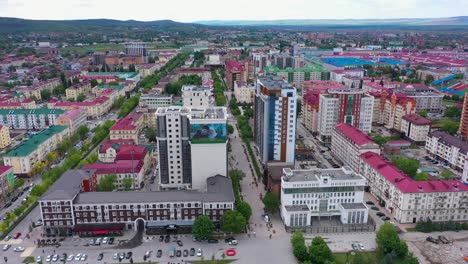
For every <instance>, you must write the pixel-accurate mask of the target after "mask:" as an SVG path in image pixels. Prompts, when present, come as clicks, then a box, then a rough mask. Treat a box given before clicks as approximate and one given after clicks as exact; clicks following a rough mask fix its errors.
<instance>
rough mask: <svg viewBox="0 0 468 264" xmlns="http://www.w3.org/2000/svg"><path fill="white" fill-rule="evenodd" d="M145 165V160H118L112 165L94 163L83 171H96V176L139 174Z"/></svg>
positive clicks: (86, 166)
mask: <svg viewBox="0 0 468 264" xmlns="http://www.w3.org/2000/svg"><path fill="white" fill-rule="evenodd" d="M143 165H144V162H143V160H133V161H132V160H117V161H115V162H112V163H94V164H89V165H85V166H84V167H83V169H84V170H87V169H95V170H96V174H122V173H139V172H140V170H141V169H142V168H143Z"/></svg>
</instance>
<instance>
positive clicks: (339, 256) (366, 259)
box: [333, 251, 378, 264]
mask: <svg viewBox="0 0 468 264" xmlns="http://www.w3.org/2000/svg"><path fill="white" fill-rule="evenodd" d="M357 254H360V255H361V256H362V261H363V262H362V264H373V263H377V262H378V261H377V253H376V252H373V251H370V252H358V253H357ZM333 257H334V259H335V263H336V264H345V263H346V253H334V254H333ZM355 257H356V255H354V256H353V255H351V254H349V257H348V261H349V262H351V263H352V260H353V259H354V258H355Z"/></svg>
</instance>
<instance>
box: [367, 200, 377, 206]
mask: <svg viewBox="0 0 468 264" xmlns="http://www.w3.org/2000/svg"><path fill="white" fill-rule="evenodd" d="M366 204H368V205H375V204H374V202H372V201H367V202H366Z"/></svg>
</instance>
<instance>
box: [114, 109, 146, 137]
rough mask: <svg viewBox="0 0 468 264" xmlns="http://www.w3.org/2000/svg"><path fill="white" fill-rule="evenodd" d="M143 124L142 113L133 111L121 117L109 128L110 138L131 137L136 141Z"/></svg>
mask: <svg viewBox="0 0 468 264" xmlns="http://www.w3.org/2000/svg"><path fill="white" fill-rule="evenodd" d="M142 126H143V114H142V113H136V112H133V113H132V114H130V115H128V116H126V117H124V118H121V119H120V120H119V121H117V122H116V123H115V124H114V125H112V127H111V128H110V129H109V134H110V139H112V140H114V139H132V140H133V141H134V142H135V143H138V135H139V133H140V131H141V128H142Z"/></svg>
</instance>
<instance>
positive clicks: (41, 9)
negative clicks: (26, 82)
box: [0, 0, 468, 22]
mask: <svg viewBox="0 0 468 264" xmlns="http://www.w3.org/2000/svg"><path fill="white" fill-rule="evenodd" d="M466 10H468V1H466V0H326V1H324V0H197V1H195V0H171V1H167V0H136V1H128V0H125V1H123V0H94V1H93V0H0V16H7V17H20V18H30V19H86V18H114V19H123V20H125V19H135V20H145V21H149V20H159V19H172V20H176V21H183V22H189V21H195V20H214V19H217V20H218V19H219V20H238V19H244V20H246V19H248V20H264V19H265V20H266V19H314V18H318V19H325V18H331V19H341V18H401V17H446V16H460V15H466V12H467V11H466Z"/></svg>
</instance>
